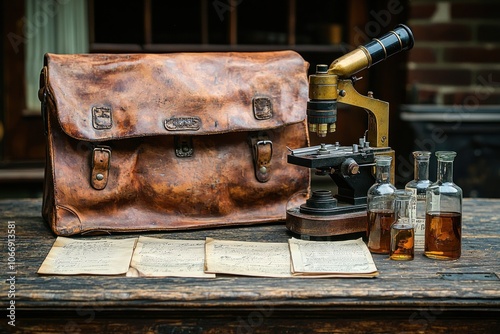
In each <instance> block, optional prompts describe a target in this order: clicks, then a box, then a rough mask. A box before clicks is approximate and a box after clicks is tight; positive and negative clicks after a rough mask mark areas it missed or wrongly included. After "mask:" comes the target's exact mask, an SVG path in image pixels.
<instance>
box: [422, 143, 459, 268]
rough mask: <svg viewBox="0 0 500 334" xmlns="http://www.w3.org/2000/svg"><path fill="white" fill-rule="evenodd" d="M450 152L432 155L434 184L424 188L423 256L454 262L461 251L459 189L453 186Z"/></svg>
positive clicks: (451, 156) (453, 154) (452, 157)
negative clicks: (435, 160)
mask: <svg viewBox="0 0 500 334" xmlns="http://www.w3.org/2000/svg"><path fill="white" fill-rule="evenodd" d="M456 155H457V154H456V153H455V152H453V151H439V152H436V157H437V164H438V169H437V181H436V182H435V183H433V184H432V185H431V186H429V188H427V193H426V197H427V198H426V213H425V249H424V255H425V256H427V257H429V258H432V259H437V260H456V259H458V258H460V255H461V249H462V189H461V188H460V187H459V186H457V185H456V184H455V183H453V160H454V159H455V156H456Z"/></svg>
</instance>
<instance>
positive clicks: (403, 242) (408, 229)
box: [390, 190, 415, 261]
mask: <svg viewBox="0 0 500 334" xmlns="http://www.w3.org/2000/svg"><path fill="white" fill-rule="evenodd" d="M395 195H396V198H395V199H394V214H395V217H394V220H395V221H394V224H392V226H391V252H390V259H391V260H400V261H409V260H413V257H414V239H415V238H414V229H413V224H412V223H411V221H410V208H411V206H412V204H413V201H414V199H413V193H412V192H411V191H409V190H396V192H395Z"/></svg>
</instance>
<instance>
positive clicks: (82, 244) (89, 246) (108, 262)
mask: <svg viewBox="0 0 500 334" xmlns="http://www.w3.org/2000/svg"><path fill="white" fill-rule="evenodd" d="M136 241H137V238H128V239H99V240H78V239H71V238H65V237H57V239H56V241H55V242H54V244H53V245H52V248H51V249H50V251H49V254H48V255H47V257H46V258H45V260H44V261H43V263H42V265H41V266H40V268H39V269H38V273H39V274H53V275H78V274H91V275H120V274H125V273H126V272H127V270H128V268H129V265H130V260H131V259H132V253H133V251H134V246H135V242H136Z"/></svg>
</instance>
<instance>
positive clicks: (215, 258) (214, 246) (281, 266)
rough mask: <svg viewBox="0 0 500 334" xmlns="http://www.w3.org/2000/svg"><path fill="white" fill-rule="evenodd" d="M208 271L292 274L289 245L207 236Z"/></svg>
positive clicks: (269, 275) (271, 274) (246, 274)
mask: <svg viewBox="0 0 500 334" xmlns="http://www.w3.org/2000/svg"><path fill="white" fill-rule="evenodd" d="M205 272H209V273H220V274H232V275H244V276H261V277H292V274H291V271H290V251H289V249H288V244H287V243H272V242H248V241H231V240H216V239H212V238H207V240H206V243H205Z"/></svg>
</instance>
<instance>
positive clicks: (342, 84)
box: [286, 24, 414, 239]
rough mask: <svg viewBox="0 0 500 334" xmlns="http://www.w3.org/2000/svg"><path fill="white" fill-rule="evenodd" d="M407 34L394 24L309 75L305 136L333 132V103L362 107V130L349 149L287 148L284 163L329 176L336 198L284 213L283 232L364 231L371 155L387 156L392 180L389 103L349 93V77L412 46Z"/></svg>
mask: <svg viewBox="0 0 500 334" xmlns="http://www.w3.org/2000/svg"><path fill="white" fill-rule="evenodd" d="M413 44H414V39H413V34H412V32H411V30H410V29H409V28H408V27H407V26H405V25H403V24H400V25H398V26H396V27H395V28H394V30H392V31H390V32H389V33H387V34H385V35H384V36H382V37H380V38H374V39H373V40H372V41H370V42H369V43H367V44H365V45H364V46H359V47H358V48H357V49H355V50H353V51H351V52H349V53H347V54H345V55H344V56H342V57H340V58H338V59H336V60H335V61H334V62H333V63H332V64H331V65H330V66H328V65H317V67H316V73H315V74H312V75H310V76H309V101H308V102H307V118H308V119H307V121H308V123H309V132H310V133H316V134H317V135H318V136H319V137H325V136H326V135H327V133H328V132H334V131H335V122H336V121H337V104H338V103H344V104H348V105H352V106H357V107H360V108H364V109H365V110H366V111H367V113H368V129H367V130H366V131H365V133H364V135H363V137H362V138H360V139H359V143H356V144H353V145H352V146H340V144H339V143H338V142H337V143H335V144H321V145H319V146H312V147H305V148H298V149H291V150H290V154H289V155H288V162H289V163H292V164H295V165H299V166H304V167H308V168H311V169H315V170H316V173H317V174H320V175H329V176H330V177H331V178H332V180H333V181H334V182H335V184H336V186H337V193H336V194H335V195H333V194H332V192H331V191H330V190H314V191H313V192H312V193H311V194H309V196H308V198H307V200H306V201H305V203H304V204H302V205H300V207H295V208H289V209H287V218H286V227H287V228H288V230H290V231H291V232H293V233H295V234H298V235H300V236H301V237H302V238H305V239H307V238H310V237H320V238H321V237H331V236H339V235H349V234H353V233H354V234H355V233H359V232H364V231H366V224H367V222H366V219H367V218H366V196H367V192H368V189H369V188H370V186H371V185H372V184H373V183H374V182H375V178H374V174H373V171H374V165H375V156H376V155H380V154H383V155H391V156H392V157H393V159H392V168H391V170H392V174H393V175H392V180H394V160H395V159H394V151H393V150H392V149H391V148H390V147H389V103H387V102H385V101H381V100H377V99H375V98H373V95H372V94H370V93H369V94H368V95H367V96H364V95H361V94H360V93H358V92H357V91H356V90H355V89H354V82H355V81H356V80H357V79H356V78H355V77H353V75H354V74H355V73H358V72H359V71H361V70H363V69H365V68H369V67H371V66H373V65H375V64H376V63H378V62H380V61H382V60H384V59H386V58H387V57H389V56H391V55H393V54H395V53H398V52H400V51H403V50H409V49H411V48H412V47H413Z"/></svg>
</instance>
